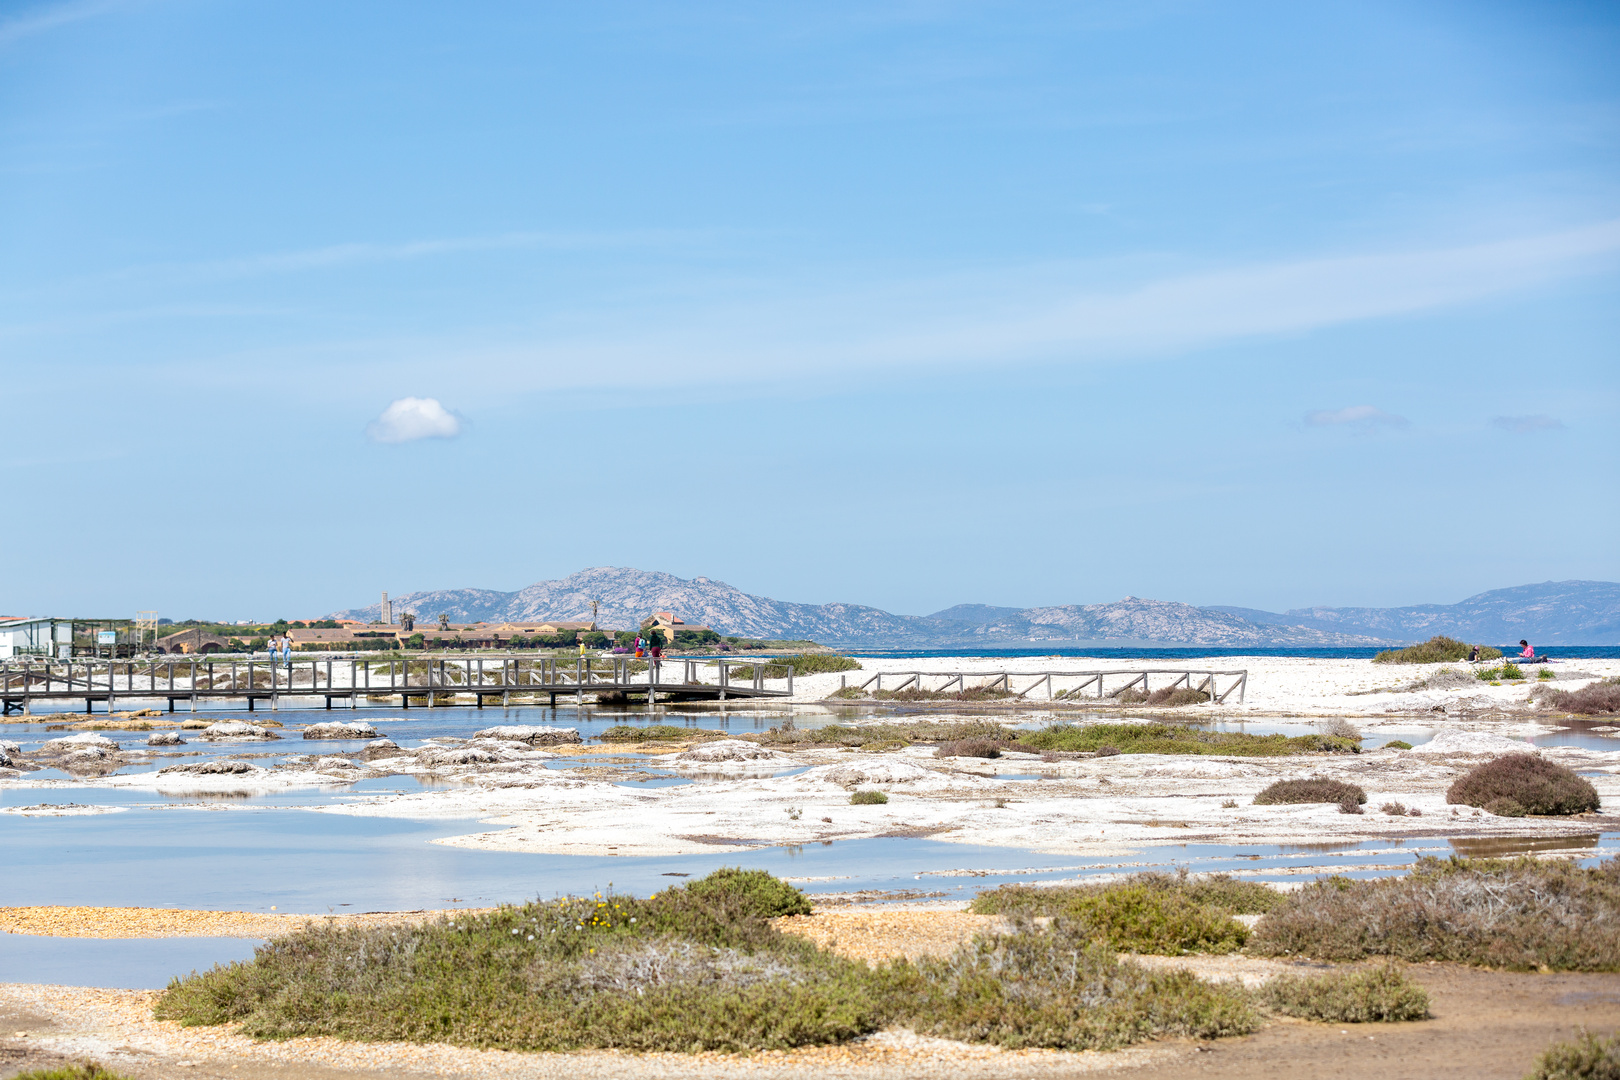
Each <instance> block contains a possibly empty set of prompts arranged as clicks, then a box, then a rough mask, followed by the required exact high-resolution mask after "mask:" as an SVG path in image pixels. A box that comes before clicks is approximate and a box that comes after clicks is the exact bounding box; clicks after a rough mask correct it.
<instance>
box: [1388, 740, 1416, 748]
mask: <svg viewBox="0 0 1620 1080" xmlns="http://www.w3.org/2000/svg"><path fill="white" fill-rule="evenodd" d="M1384 749H1385V750H1410V749H1412V744H1411V743H1409V742H1407V741H1406V740H1405V739H1391V740H1389V742H1387V743H1385V744H1384Z"/></svg>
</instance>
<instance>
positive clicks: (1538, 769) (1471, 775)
mask: <svg viewBox="0 0 1620 1080" xmlns="http://www.w3.org/2000/svg"><path fill="white" fill-rule="evenodd" d="M1446 802H1448V803H1452V804H1455V805H1460V806H1478V807H1480V808H1482V809H1484V810H1487V811H1489V812H1490V813H1492V814H1499V815H1501V816H1502V817H1523V816H1524V815H1526V814H1584V813H1586V812H1587V811H1589V810H1596V809H1597V808H1598V805H1599V800H1598V793H1597V789H1596V788H1594V787H1593V786H1592V784H1591V782H1590V781H1588V780H1586V779H1585V778H1583V777H1580V776H1576V775H1575V773H1574V772H1573V771H1571V770H1570V769H1566V768H1565V767H1564V766H1562V765H1558V764H1555V763H1553V762H1551V761H1548V760H1547V759H1546V758H1544V757H1542V756H1540V755H1539V754H1504V755H1502V756H1501V757H1499V758H1493V759H1492V760H1490V761H1487V762H1485V763H1484V764H1483V765H1478V766H1475V767H1474V768H1473V769H1471V770H1469V771H1468V773H1467V774H1465V775H1463V776H1460V777H1458V778H1457V779H1456V780H1455V781H1453V782H1452V784H1451V786H1450V787H1449V788H1447V789H1446Z"/></svg>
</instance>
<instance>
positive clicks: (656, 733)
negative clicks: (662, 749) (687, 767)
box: [597, 724, 726, 742]
mask: <svg viewBox="0 0 1620 1080" xmlns="http://www.w3.org/2000/svg"><path fill="white" fill-rule="evenodd" d="M725 735H726V733H725V732H723V731H710V730H708V729H707V728H689V727H677V726H675V725H674V724H648V725H647V726H646V727H638V726H637V725H635V724H616V725H614V726H613V727H610V728H608V729H607V730H606V731H604V732H602V733H601V734H600V735H598V736H597V738H598V739H601V740H602V741H603V742H669V741H685V740H687V739H723V738H725Z"/></svg>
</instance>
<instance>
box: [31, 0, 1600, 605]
mask: <svg viewBox="0 0 1620 1080" xmlns="http://www.w3.org/2000/svg"><path fill="white" fill-rule="evenodd" d="M0 12H3V13H4V14H3V15H0V374H3V376H4V379H3V388H0V394H3V401H4V403H5V418H6V440H5V444H4V448H3V449H0V463H3V472H0V476H3V477H4V478H5V482H6V484H7V486H8V499H9V500H10V501H11V503H12V506H13V510H14V513H13V518H12V522H11V527H10V528H8V529H6V530H5V531H4V533H3V534H0V558H3V559H4V562H5V565H6V566H7V567H8V568H9V570H10V572H9V573H7V574H6V575H5V588H4V590H0V608H8V609H14V610H15V611H16V612H17V613H25V612H27V613H61V614H86V615H89V614H104V615H127V614H129V613H130V612H133V611H134V610H136V609H152V608H155V609H158V610H159V611H161V612H162V613H163V614H164V615H167V616H172V617H175V618H185V617H191V616H198V617H214V618H274V617H276V616H278V615H282V616H287V617H299V616H303V615H310V614H315V613H320V612H324V611H328V610H331V609H334V608H338V607H347V606H351V605H357V604H361V603H366V602H370V601H372V600H374V599H375V597H376V594H377V593H378V592H379V591H380V590H383V589H388V590H390V591H392V592H395V593H399V592H404V591H407V590H413V589H423V588H446V587H458V586H480V587H488V588H503V589H513V588H518V587H521V586H523V585H525V584H528V583H530V582H532V581H535V580H539V579H543V578H550V577H559V576H562V575H565V574H567V573H569V572H571V571H573V570H576V569H579V568H581V567H584V566H596V565H621V566H637V567H641V568H644V569H662V570H668V571H670V572H672V573H676V574H679V575H681V576H695V575H708V576H710V577H715V578H720V579H723V580H726V581H729V582H731V583H732V584H734V585H737V586H738V587H740V588H743V589H746V590H748V591H751V592H757V593H763V594H766V595H770V596H774V597H778V598H781V599H789V600H799V601H807V602H827V601H834V600H842V601H851V602H860V603H870V604H875V605H878V606H881V607H886V608H888V609H890V610H895V611H901V612H909V613H926V612H929V611H933V610H935V609H938V608H941V607H945V606H947V605H950V604H954V603H960V602H979V603H993V604H1010V605H1020V606H1023V605H1033V604H1043V603H1090V602H1099V601H1107V600H1113V599H1118V598H1119V597H1121V596H1123V595H1127V594H1130V595H1136V596H1149V597H1156V598H1163V599H1177V600H1185V601H1189V602H1193V603H1215V604H1218V603H1227V604H1243V605H1249V606H1255V607H1269V608H1275V609H1281V608H1286V607H1290V606H1301V605H1306V604H1376V605H1386V604H1387V605H1394V604H1406V603H1418V602H1448V601H1454V600H1457V599H1460V598H1462V597H1464V596H1466V595H1469V594H1471V593H1474V592H1478V591H1482V590H1484V589H1489V588H1496V587H1501V586H1507V585H1513V584H1520V583H1524V582H1529V581H1540V580H1545V579H1548V578H1557V579H1562V578H1570V577H1585V578H1601V579H1610V580H1613V579H1616V578H1620V544H1616V543H1615V540H1614V536H1615V534H1616V526H1620V498H1617V495H1620V490H1617V483H1616V479H1615V478H1616V475H1617V468H1616V467H1617V466H1620V438H1617V435H1616V432H1617V431H1620V424H1617V420H1620V377H1617V372H1620V363H1617V359H1620V356H1617V353H1620V304H1617V303H1616V300H1617V299H1620V272H1617V271H1620V170H1617V162H1620V138H1617V136H1620V67H1617V66H1616V65H1615V64H1614V63H1613V57H1614V56H1616V55H1620V9H1616V8H1615V7H1614V6H1613V5H1604V4H1559V3H1545V2H1543V3H1534V4H1531V3H1522V4H1513V3H1489V2H1482V3H1467V4H1463V3H1456V4H1451V3H1388V4H1384V3H1376V2H1358V3H1350V4H1337V3H1320V4H1310V5H1299V4H1282V3H1275V4H1271V3H1227V4H1221V5H1215V4H1203V3H1153V2H1144V3H1119V4H1083V3H1063V4H1050V5H1043V4H994V5H991V4H971V3H921V2H918V3H894V4H882V3H871V2H867V3H860V4H838V3H827V4H817V5H769V4H749V5H743V4H730V5H728V4H684V5H667V4H646V5H638V4H601V5H573V4H569V5H563V4H557V5H528V4H498V3H491V4H481V5H422V4H412V3H390V4H386V5H384V4H376V5H366V4H356V5H331V4H309V3H299V2H296V0H292V2H289V0H283V2H279V3H275V4H269V3H256V2H250V0H249V2H238V3H225V4H221V3H217V2H212V3H203V2H200V0H128V2H117V0H108V2H85V3H66V4H56V5H52V4H26V3H15V2H13V3H10V4H3V5H0ZM19 503H20V504H21V506H24V507H27V508H28V509H29V510H31V511H32V512H31V513H25V514H24V515H22V516H18V514H17V513H16V510H17V509H18V508H19ZM6 613H11V612H10V611H7V612H6Z"/></svg>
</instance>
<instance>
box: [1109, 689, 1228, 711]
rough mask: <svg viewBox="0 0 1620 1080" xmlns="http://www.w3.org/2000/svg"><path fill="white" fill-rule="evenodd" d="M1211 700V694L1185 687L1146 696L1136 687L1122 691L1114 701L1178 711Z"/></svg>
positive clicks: (1161, 690) (1159, 691)
mask: <svg viewBox="0 0 1620 1080" xmlns="http://www.w3.org/2000/svg"><path fill="white" fill-rule="evenodd" d="M1208 700H1209V693H1208V692H1207V691H1204V690H1192V689H1189V688H1188V687H1185V686H1178V687H1174V688H1172V687H1168V686H1166V687H1164V688H1162V689H1159V690H1155V691H1153V692H1152V693H1151V694H1144V693H1143V692H1142V691H1140V690H1138V689H1136V688H1135V687H1134V686H1133V687H1129V688H1127V689H1124V690H1121V691H1120V692H1119V693H1118V694H1115V695H1114V701H1115V702H1116V703H1118V704H1120V705H1162V706H1164V707H1165V708H1167V709H1178V708H1180V707H1181V706H1183V705H1201V704H1203V703H1204V702H1206V701H1208Z"/></svg>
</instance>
